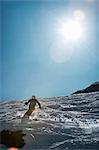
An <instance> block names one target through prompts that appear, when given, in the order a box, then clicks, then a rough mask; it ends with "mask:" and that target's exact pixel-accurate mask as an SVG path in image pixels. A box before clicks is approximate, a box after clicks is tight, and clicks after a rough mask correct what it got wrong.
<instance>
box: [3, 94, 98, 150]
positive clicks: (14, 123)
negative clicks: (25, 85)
mask: <svg viewBox="0 0 99 150" xmlns="http://www.w3.org/2000/svg"><path fill="white" fill-rule="evenodd" d="M40 102H41V105H42V109H39V108H38V106H37V107H36V109H35V111H34V112H33V114H32V115H31V117H30V119H29V121H27V122H26V123H25V124H24V125H22V124H21V117H22V116H23V115H24V113H25V112H26V110H27V109H28V106H25V105H24V103H25V101H13V102H1V104H0V123H1V124H4V125H1V129H0V130H3V129H11V128H12V130H18V129H21V130H23V132H25V133H26V137H27V138H26V143H27V144H26V148H30V147H31V146H34V148H35V146H37V145H36V142H35V141H39V142H41V143H42V146H40V145H38V148H39V149H40V148H41V147H42V148H44V141H42V140H41V139H42V138H45V139H44V140H47V139H48V140H47V141H46V144H47V145H46V146H45V147H46V149H55V148H59V149H60V148H61V149H69V148H70V143H71V146H72V145H73V144H74V145H75V146H74V147H76V145H78V147H79V146H81V147H82V149H83V145H84V146H88V143H89V145H94V146H93V150H94V149H95V150H98V149H97V145H98V144H99V92H94V93H81V94H77V95H76V94H74V95H70V96H63V97H50V98H44V99H41V100H40ZM10 125H11V127H10ZM29 135H30V136H29ZM38 135H40V136H38ZM28 136H29V137H28ZM36 136H37V137H38V139H37V138H36ZM41 136H42V137H41ZM50 136H51V138H52V141H50V139H49V138H50ZM54 136H55V137H56V139H54ZM63 136H65V137H64V138H63ZM30 137H31V138H32V140H34V143H31V140H30V141H29V140H28V138H30ZM59 137H60V138H59ZM31 138H30V139H31ZM58 138H59V139H60V140H58ZM33 144H34V145H33ZM64 147H65V148H64ZM89 147H90V146H89ZM86 149H87V148H86ZM76 150H77V149H76Z"/></svg>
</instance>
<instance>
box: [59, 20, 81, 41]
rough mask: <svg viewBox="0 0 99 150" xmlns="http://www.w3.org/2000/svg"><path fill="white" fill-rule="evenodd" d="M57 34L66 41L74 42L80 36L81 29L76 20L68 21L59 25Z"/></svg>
mask: <svg viewBox="0 0 99 150" xmlns="http://www.w3.org/2000/svg"><path fill="white" fill-rule="evenodd" d="M59 33H60V35H61V36H63V38H65V39H66V40H76V39H79V38H80V37H81V36H82V34H83V27H82V24H81V23H80V22H79V21H77V20H68V21H67V22H64V23H62V24H61V26H60V29H59Z"/></svg>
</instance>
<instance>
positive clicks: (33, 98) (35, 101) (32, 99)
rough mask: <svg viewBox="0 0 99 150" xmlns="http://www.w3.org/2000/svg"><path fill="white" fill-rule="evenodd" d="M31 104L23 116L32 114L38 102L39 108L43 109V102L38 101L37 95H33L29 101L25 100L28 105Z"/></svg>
mask: <svg viewBox="0 0 99 150" xmlns="http://www.w3.org/2000/svg"><path fill="white" fill-rule="evenodd" d="M28 103H30V104H29V109H28V111H27V112H26V113H25V114H24V116H23V118H25V117H28V118H29V116H30V115H31V114H32V112H33V111H34V110H35V106H36V103H37V104H38V105H39V108H40V109H41V104H40V102H38V100H37V99H36V97H35V96H32V98H31V99H29V100H28V102H25V105H28Z"/></svg>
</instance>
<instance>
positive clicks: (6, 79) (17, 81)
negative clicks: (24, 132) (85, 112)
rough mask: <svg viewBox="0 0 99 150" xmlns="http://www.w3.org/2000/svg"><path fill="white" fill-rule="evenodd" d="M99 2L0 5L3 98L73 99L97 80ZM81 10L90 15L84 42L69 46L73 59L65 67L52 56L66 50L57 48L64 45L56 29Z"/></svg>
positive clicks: (42, 0) (98, 74)
mask: <svg viewBox="0 0 99 150" xmlns="http://www.w3.org/2000/svg"><path fill="white" fill-rule="evenodd" d="M85 1H87V0H85ZM92 3H93V4H92ZM97 3H99V2H98V1H96V0H94V1H93V2H84V3H82V1H79V2H78V0H76V1H75V3H74V2H73V0H61V1H54V0H52V1H45V0H41V1H17V2H15V1H8V2H7V1H5V2H1V3H0V4H1V25H2V27H1V29H2V30H1V32H2V34H1V35H2V45H1V49H0V50H1V51H0V52H1V54H2V55H0V56H1V59H0V60H2V61H1V64H2V72H0V73H1V77H2V78H1V83H2V84H1V85H2V93H0V95H1V99H4V100H10V99H25V98H30V97H31V95H36V96H37V97H46V96H61V95H68V94H71V93H72V92H74V91H76V90H78V89H82V88H84V87H86V86H87V85H89V84H91V83H93V82H95V81H98V80H99V58H98V55H99V50H98V48H99V45H98V34H99V29H98V26H99V20H98V13H99V8H98V5H97ZM76 9H77V10H79V9H80V10H83V11H84V12H85V14H86V18H85V21H84V26H85V29H86V30H85V32H84V38H83V39H78V40H77V41H76V42H75V43H74V44H72V42H71V41H69V46H71V49H73V53H72V56H71V57H70V59H69V60H66V61H65V62H62V63H59V62H56V61H55V60H53V58H52V57H51V55H50V51H51V49H55V50H56V51H60V50H61V49H62V48H63V47H62V48H61V47H60V49H59V48H58V49H57V45H59V42H60V39H61V40H62V38H61V37H58V36H59V35H58V34H57V32H58V30H57V26H58V25H59V22H60V21H61V20H62V19H63V18H68V16H69V17H70V16H71V14H72V13H73V11H74V10H76ZM68 14H69V15H68ZM63 40H64V39H63ZM66 42H67V41H66ZM53 45H54V46H53ZM65 49H68V47H65ZM68 55H69V54H68V53H67V57H68ZM66 59H67V58H66ZM0 71H1V69H0ZM0 91H1V90H0Z"/></svg>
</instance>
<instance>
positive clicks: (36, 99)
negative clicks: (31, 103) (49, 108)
mask: <svg viewBox="0 0 99 150" xmlns="http://www.w3.org/2000/svg"><path fill="white" fill-rule="evenodd" d="M36 103H37V104H38V105H39V108H40V109H41V104H40V102H39V101H38V100H37V99H36Z"/></svg>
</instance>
